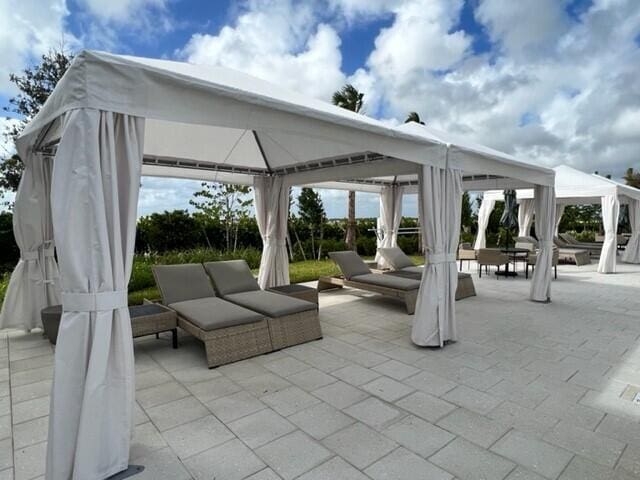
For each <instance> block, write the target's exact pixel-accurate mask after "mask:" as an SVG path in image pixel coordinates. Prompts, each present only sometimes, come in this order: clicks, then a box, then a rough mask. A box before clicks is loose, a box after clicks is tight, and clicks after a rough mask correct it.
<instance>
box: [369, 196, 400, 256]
mask: <svg viewBox="0 0 640 480" xmlns="http://www.w3.org/2000/svg"><path fill="white" fill-rule="evenodd" d="M403 193H404V188H403V187H401V186H399V185H386V186H384V187H382V191H381V192H380V228H381V229H382V239H381V240H379V242H378V248H390V247H397V246H398V229H399V228H400V221H401V220H402V196H403ZM376 262H377V263H378V265H379V266H380V268H389V267H390V265H389V264H388V263H387V261H386V260H385V259H384V257H382V255H380V254H379V253H378V252H376Z"/></svg>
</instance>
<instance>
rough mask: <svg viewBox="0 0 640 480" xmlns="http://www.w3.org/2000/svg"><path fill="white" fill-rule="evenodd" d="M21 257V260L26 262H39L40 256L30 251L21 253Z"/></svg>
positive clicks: (34, 251) (36, 252) (35, 251)
mask: <svg viewBox="0 0 640 480" xmlns="http://www.w3.org/2000/svg"><path fill="white" fill-rule="evenodd" d="M21 257H22V260H24V261H26V262H32V261H34V260H39V259H40V254H39V253H38V251H37V250H32V251H27V252H23V253H22V255H21Z"/></svg>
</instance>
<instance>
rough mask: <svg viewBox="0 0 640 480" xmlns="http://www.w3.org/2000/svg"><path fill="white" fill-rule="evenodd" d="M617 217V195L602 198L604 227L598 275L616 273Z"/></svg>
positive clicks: (618, 204)
mask: <svg viewBox="0 0 640 480" xmlns="http://www.w3.org/2000/svg"><path fill="white" fill-rule="evenodd" d="M618 215H620V202H619V201H618V196H617V195H605V196H604V197H602V224H603V226H604V243H603V244H602V252H601V253H600V261H599V262H598V273H615V272H616V255H617V253H618V236H617V233H618Z"/></svg>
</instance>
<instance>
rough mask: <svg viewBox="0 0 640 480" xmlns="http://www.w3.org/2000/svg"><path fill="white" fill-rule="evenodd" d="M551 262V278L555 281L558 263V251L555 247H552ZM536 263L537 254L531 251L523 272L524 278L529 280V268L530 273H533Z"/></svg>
mask: <svg viewBox="0 0 640 480" xmlns="http://www.w3.org/2000/svg"><path fill="white" fill-rule="evenodd" d="M551 258H552V261H551V265H552V266H553V274H554V275H553V276H554V278H555V279H556V280H557V279H558V262H559V260H560V251H559V249H558V248H557V247H553V257H551ZM537 261H538V252H537V251H533V252H530V253H529V254H528V255H527V265H526V270H525V278H529V267H531V271H532V272H533V271H534V269H535V267H536V262H537Z"/></svg>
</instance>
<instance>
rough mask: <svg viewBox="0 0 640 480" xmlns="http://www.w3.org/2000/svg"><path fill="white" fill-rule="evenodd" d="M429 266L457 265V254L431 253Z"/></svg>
mask: <svg viewBox="0 0 640 480" xmlns="http://www.w3.org/2000/svg"><path fill="white" fill-rule="evenodd" d="M427 259H428V261H429V262H428V263H429V265H438V264H441V263H452V262H453V263H455V262H456V261H457V260H456V254H455V253H430V254H429V255H428V257H427Z"/></svg>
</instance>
